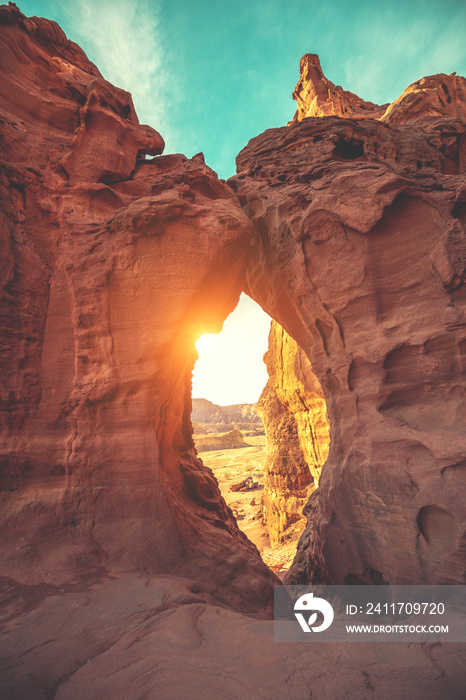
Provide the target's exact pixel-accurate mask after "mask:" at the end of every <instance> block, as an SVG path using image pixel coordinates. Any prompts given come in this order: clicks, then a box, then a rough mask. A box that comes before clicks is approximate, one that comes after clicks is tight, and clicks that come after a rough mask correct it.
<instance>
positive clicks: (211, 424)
mask: <svg viewBox="0 0 466 700" xmlns="http://www.w3.org/2000/svg"><path fill="white" fill-rule="evenodd" d="M192 403H193V410H192V413H191V421H192V423H193V426H196V427H195V429H194V432H195V433H197V432H199V433H201V432H207V433H221V432H226V431H230V430H233V429H234V428H236V429H237V430H249V431H257V432H260V433H263V430H264V426H263V423H262V421H261V419H260V418H259V416H258V415H257V404H255V403H239V404H233V405H231V406H217V404H215V403H212V401H208V400H207V399H193V400H192Z"/></svg>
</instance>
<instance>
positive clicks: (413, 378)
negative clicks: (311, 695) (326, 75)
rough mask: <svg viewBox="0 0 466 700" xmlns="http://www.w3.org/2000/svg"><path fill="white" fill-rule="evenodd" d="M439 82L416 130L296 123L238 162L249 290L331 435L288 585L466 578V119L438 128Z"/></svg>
mask: <svg viewBox="0 0 466 700" xmlns="http://www.w3.org/2000/svg"><path fill="white" fill-rule="evenodd" d="M452 80H453V79H452ZM428 82H429V85H430V90H431V91H430V93H429V95H430V96H429V98H428V99H427V98H426V99H424V98H425V94H424V93H422V95H421V97H420V98H419V100H417V99H416V101H415V104H416V108H415V109H414V110H413V112H412V113H411V116H412V117H413V121H410V118H409V114H410V113H409V109H408V106H409V98H408V101H406V100H402V101H401V103H400V104H403V102H404V104H405V106H406V112H405V114H404V116H403V120H402V121H403V122H405V123H404V124H401V125H400V123H399V122H397V126H396V127H391V126H390V124H389V123H388V124H387V123H383V122H381V121H378V120H374V119H368V120H364V119H362V118H361V115H360V114H359V115H355V116H358V118H357V119H348V118H339V117H332V116H328V117H323V118H319V117H316V118H312V119H303V120H302V121H300V122H297V123H295V124H292V125H291V126H290V127H288V128H286V127H285V128H281V129H270V130H268V131H266V132H265V133H263V134H262V135H261V136H258V137H257V138H255V139H253V140H252V141H251V142H250V143H249V145H248V146H247V147H246V148H245V149H244V150H243V151H242V152H241V153H240V154H239V156H238V158H237V168H238V175H237V176H236V177H235V178H234V179H233V180H232V185H233V186H234V187H235V189H236V190H237V192H238V194H239V196H240V199H241V201H242V203H243V206H244V209H245V211H246V212H247V213H248V215H249V216H250V218H251V220H252V222H253V224H254V227H255V229H256V232H257V236H256V248H255V250H254V252H253V255H252V256H251V258H250V264H249V267H248V272H247V282H248V292H249V293H250V294H251V295H252V297H253V298H254V299H255V300H256V301H258V302H259V303H260V304H261V305H262V306H263V308H264V309H265V310H266V311H267V312H268V313H269V314H270V315H271V316H273V317H274V318H275V319H276V320H277V321H278V322H279V323H280V324H281V325H282V326H283V327H284V328H285V330H286V331H287V332H288V333H289V334H290V335H291V336H292V337H293V338H294V339H295V340H296V341H297V342H298V344H299V345H300V347H301V348H302V350H303V351H304V352H305V354H306V355H307V357H308V358H309V360H310V362H311V366H312V370H313V371H314V372H315V374H316V375H317V377H318V379H319V382H320V384H321V386H322V389H323V392H324V395H325V399H326V402H327V410H328V415H329V419H330V426H331V430H330V432H331V434H330V452H329V457H328V460H327V462H326V464H325V466H324V468H323V470H322V475H321V479H320V485H319V488H318V489H317V490H316V491H315V492H314V493H313V494H312V496H311V499H310V501H309V504H308V506H307V508H306V514H307V516H308V527H307V529H306V531H305V533H304V534H303V536H302V538H301V541H300V546H299V549H298V555H297V558H296V560H295V563H294V566H293V568H292V570H291V572H290V577H289V580H290V581H291V582H300V583H305V582H308V581H326V582H332V583H337V584H341V583H344V582H353V583H354V582H366V583H380V582H383V581H387V582H390V583H401V584H403V583H404V584H408V583H418V582H421V581H422V582H427V583H459V582H461V583H463V582H464V581H465V579H466V572H465V561H466V557H465V554H466V512H465V506H464V499H463V498H462V497H460V496H459V492H460V490H461V489H462V488H463V484H464V479H465V474H466V433H465V430H464V424H465V419H466V397H465V376H466V284H465V282H466V232H465V224H466V178H465V176H464V171H465V159H464V153H465V143H466V141H465V133H466V124H465V122H464V121H462V120H461V119H459V118H457V117H458V115H460V116H461V114H462V113H463V112H462V110H463V109H464V105H460V104H457V105H456V106H455V108H454V113H455V117H454V118H453V117H450V116H448V115H450V114H452V110H453V108H452V107H451V106H450V105H451V103H449V102H448V101H447V104H448V109H446V114H447V117H445V118H440V117H432V116H429V115H431V114H432V103H433V102H432V100H433V98H432V94H434V95H438V94H440V91H442V90H443V88H442V84H443V83H444V84H445V85H449V84H450V82H451V81H449V77H448V76H439V77H438V80H437V82H438V84H437V87H436V88H434V87H433V82H434V78H431V79H428ZM454 83H455V85H456V88H455V89H456V90H457V93H456V94H457V96H458V100H459V99H460V95H461V94H462V90H463V89H464V84H465V81H464V79H463V78H455V79H454ZM422 84H423V82H422V81H420V83H419V85H422ZM424 84H425V83H424ZM432 91H433V92H432ZM409 94H411V95H412V94H414V93H413V92H410V93H409ZM421 98H422V99H421ZM431 98H432V99H431ZM422 104H424V105H425V113H424V112H423V108H422ZM395 112H396V110H395V109H394V110H393V114H395ZM424 114H427V116H424Z"/></svg>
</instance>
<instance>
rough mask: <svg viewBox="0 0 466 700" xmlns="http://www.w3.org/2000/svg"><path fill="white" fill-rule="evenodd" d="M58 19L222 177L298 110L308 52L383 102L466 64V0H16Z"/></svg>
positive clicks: (169, 137) (174, 138)
mask: <svg viewBox="0 0 466 700" xmlns="http://www.w3.org/2000/svg"><path fill="white" fill-rule="evenodd" d="M18 6H19V8H20V9H21V10H22V11H23V12H24V13H25V14H27V15H34V14H35V15H40V16H44V17H48V18H50V19H54V20H56V21H58V22H59V24H60V25H61V26H62V27H63V29H64V30H65V32H66V34H67V35H68V37H69V38H71V39H73V40H75V41H77V42H78V43H79V44H80V45H81V46H82V47H83V48H84V50H85V51H86V53H87V54H88V56H89V58H91V60H93V61H94V62H95V63H96V64H97V65H98V67H99V69H100V70H101V72H102V73H103V74H104V76H105V77H106V78H107V79H109V80H111V81H112V82H114V83H115V84H117V85H119V86H120V87H124V88H125V89H127V90H129V91H130V92H131V93H132V94H133V99H134V102H135V106H136V109H137V111H138V114H139V117H140V121H141V122H145V123H149V124H150V125H151V126H153V127H155V128H156V129H158V130H159V131H160V132H161V134H162V136H163V137H164V138H165V140H166V144H167V147H166V152H174V151H181V152H183V153H185V154H186V155H187V156H192V155H194V154H195V153H197V152H199V151H203V152H204V154H205V157H206V162H207V163H208V164H209V165H210V166H211V167H212V168H214V170H216V171H217V172H218V174H219V176H220V177H229V176H230V175H232V174H233V173H234V171H235V165H234V160H235V156H236V154H237V153H238V151H240V150H241V148H242V147H243V146H245V145H246V143H247V142H248V140H249V139H250V138H252V137H253V136H255V135H257V134H259V133H261V132H262V131H264V129H267V128H269V127H274V126H283V125H284V124H286V122H287V121H289V120H290V119H291V118H292V116H293V113H294V111H295V106H294V105H295V103H294V101H293V100H292V98H291V93H292V91H293V88H294V86H295V84H296V82H297V79H298V72H299V68H298V65H299V59H300V57H301V56H302V55H303V54H304V53H309V52H311V53H318V54H319V56H320V58H321V62H322V67H323V70H324V72H325V73H326V75H327V77H328V78H329V79H330V80H332V81H333V82H334V83H336V84H340V85H342V86H343V87H344V88H346V89H348V90H351V91H353V92H356V93H357V94H359V95H360V96H361V97H363V98H365V99H368V100H372V101H374V102H379V103H383V102H388V101H392V100H393V99H395V98H396V97H397V96H398V95H399V94H400V93H401V92H402V91H403V90H404V88H405V87H406V86H407V85H408V84H409V83H411V82H413V81H414V80H417V79H418V78H420V77H422V76H423V75H430V74H432V73H438V72H446V73H451V72H452V71H457V72H458V73H460V74H462V75H464V74H466V51H465V44H466V41H465V35H466V2H465V1H464V0H441V1H439V0H402V1H398V0H396V1H392V2H390V0H385V1H384V2H376V1H375V0H369V1H366V0H359V1H358V0H353V1H347V0H319V1H316V0H228V1H226V0H154V1H152V2H151V1H150V0H74V1H73V2H70V0H22V1H21V0H18Z"/></svg>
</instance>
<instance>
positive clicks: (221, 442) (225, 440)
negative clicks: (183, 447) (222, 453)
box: [194, 428, 246, 452]
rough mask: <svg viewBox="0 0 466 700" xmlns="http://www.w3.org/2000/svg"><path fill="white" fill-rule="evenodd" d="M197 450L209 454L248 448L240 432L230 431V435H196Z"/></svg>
mask: <svg viewBox="0 0 466 700" xmlns="http://www.w3.org/2000/svg"><path fill="white" fill-rule="evenodd" d="M194 440H195V443H196V450H197V451H198V452H207V451H208V450H234V449H236V448H237V447H246V443H245V442H244V440H243V436H242V434H241V431H240V430H236V429H235V428H234V429H233V430H230V431H229V432H228V433H220V434H217V435H216V434H212V433H209V434H208V435H194Z"/></svg>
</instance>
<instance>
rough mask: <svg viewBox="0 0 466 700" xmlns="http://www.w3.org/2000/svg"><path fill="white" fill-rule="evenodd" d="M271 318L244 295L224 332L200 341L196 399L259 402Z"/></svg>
mask: <svg viewBox="0 0 466 700" xmlns="http://www.w3.org/2000/svg"><path fill="white" fill-rule="evenodd" d="M269 328H270V317H269V316H267V314H266V313H264V311H262V309H261V308H260V307H259V306H258V305H257V304H256V303H255V302H254V301H252V299H250V298H249V297H247V296H245V295H244V294H243V295H241V299H240V302H239V304H238V306H237V307H236V309H235V311H234V312H233V313H232V314H231V315H230V316H229V317H228V318H227V320H226V321H225V323H224V324H223V330H222V331H221V332H220V333H205V334H204V335H202V336H201V337H200V338H199V339H198V340H197V341H196V349H197V352H198V353H199V359H198V361H197V362H196V365H195V367H194V371H193V386H192V389H193V392H192V395H193V398H199V399H200V398H202V399H208V400H209V401H212V402H213V403H215V404H218V405H220V406H228V405H231V404H238V403H255V402H256V401H257V400H258V398H259V396H260V393H261V391H262V389H263V388H264V386H265V384H266V382H267V371H266V369H265V365H264V362H263V360H262V357H263V355H264V353H265V352H266V350H267V339H268V334H269Z"/></svg>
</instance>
